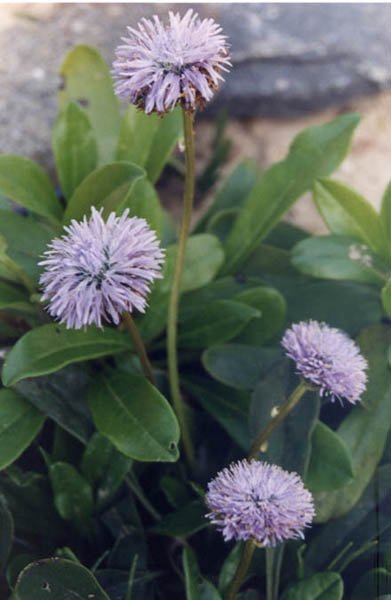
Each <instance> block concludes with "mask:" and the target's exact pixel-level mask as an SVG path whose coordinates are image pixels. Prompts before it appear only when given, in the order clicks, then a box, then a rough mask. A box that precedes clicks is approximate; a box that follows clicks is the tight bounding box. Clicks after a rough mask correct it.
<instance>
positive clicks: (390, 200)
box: [380, 181, 391, 240]
mask: <svg viewBox="0 0 391 600" xmlns="http://www.w3.org/2000/svg"><path fill="white" fill-rule="evenodd" d="M380 218H381V220H382V223H383V227H384V229H385V231H386V235H387V238H388V239H389V240H391V181H390V183H389V184H388V186H387V187H386V189H385V191H384V194H383V198H382V203H381V209H380Z"/></svg>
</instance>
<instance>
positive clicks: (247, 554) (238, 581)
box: [226, 540, 256, 600]
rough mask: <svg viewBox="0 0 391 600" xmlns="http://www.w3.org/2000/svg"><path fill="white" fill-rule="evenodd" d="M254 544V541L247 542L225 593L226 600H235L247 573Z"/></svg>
mask: <svg viewBox="0 0 391 600" xmlns="http://www.w3.org/2000/svg"><path fill="white" fill-rule="evenodd" d="M255 548H256V544H255V542H254V540H248V541H247V542H246V544H245V546H244V549H243V554H242V557H241V559H240V562H239V564H238V568H237V569H236V573H235V575H234V578H233V580H232V583H231V585H230V587H229V589H228V592H227V598H226V600H235V598H236V594H237V593H238V592H239V590H240V587H241V585H242V583H243V580H244V578H245V577H246V575H247V571H248V569H249V567H250V565H251V561H252V558H253V554H254V550H255Z"/></svg>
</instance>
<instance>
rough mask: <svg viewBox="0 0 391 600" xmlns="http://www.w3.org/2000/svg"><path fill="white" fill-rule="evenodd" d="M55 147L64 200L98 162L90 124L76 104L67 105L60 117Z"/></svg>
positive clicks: (57, 122)
mask: <svg viewBox="0 0 391 600" xmlns="http://www.w3.org/2000/svg"><path fill="white" fill-rule="evenodd" d="M52 148H53V154H54V160H55V163H56V169H57V175H58V179H59V181H60V184H61V190H62V193H63V194H64V196H65V198H70V197H71V196H72V194H73V192H74V191H75V189H76V188H77V186H78V185H79V184H80V183H81V182H82V181H83V179H84V178H85V177H86V176H87V175H88V173H90V172H91V171H93V170H94V169H95V167H96V164H97V160H98V149H97V146H96V141H95V137H94V132H93V130H92V127H91V124H90V122H89V120H88V117H87V115H86V114H85V112H84V111H83V110H82V109H81V108H79V106H78V105H77V104H75V103H74V102H71V103H70V104H68V106H67V107H66V108H65V110H64V111H62V112H61V113H60V114H59V116H58V118H57V121H56V123H55V125H54V128H53V132H52Z"/></svg>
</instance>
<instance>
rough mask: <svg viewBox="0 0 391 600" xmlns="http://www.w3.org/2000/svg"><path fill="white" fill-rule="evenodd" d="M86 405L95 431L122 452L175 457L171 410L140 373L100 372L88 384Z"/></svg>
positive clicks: (161, 458)
mask: <svg viewBox="0 0 391 600" xmlns="http://www.w3.org/2000/svg"><path fill="white" fill-rule="evenodd" d="M89 405H90V408H91V412H92V416H93V419H94V421H95V425H96V427H97V429H98V431H99V432H100V433H101V434H102V435H104V436H106V437H107V438H108V439H109V440H110V441H111V442H112V443H113V444H114V446H115V447H116V448H117V449H118V450H119V451H120V452H122V453H123V454H125V456H128V457H129V458H135V459H136V460H140V461H146V462H150V461H151V462H152V461H156V462H158V461H162V462H174V461H176V460H177V459H178V456H179V454H178V448H177V445H178V441H179V427H178V422H177V420H176V417H175V415H174V412H173V410H172V408H171V406H170V405H169V403H168V402H167V400H166V399H165V398H164V396H162V394H161V393H160V392H159V391H158V390H157V389H156V388H155V387H154V386H153V385H151V384H150V383H149V382H148V381H147V380H146V379H144V378H143V377H140V376H138V375H130V374H125V373H120V374H119V373H115V372H112V373H110V374H108V375H106V376H103V375H102V376H101V377H99V378H97V379H96V380H95V381H94V382H93V384H92V385H91V388H90V391H89Z"/></svg>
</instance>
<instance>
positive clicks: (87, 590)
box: [15, 558, 110, 600]
mask: <svg viewBox="0 0 391 600" xmlns="http://www.w3.org/2000/svg"><path fill="white" fill-rule="evenodd" d="M15 593H16V597H17V598H18V600H32V598H34V600H48V599H49V598H50V600H65V598H67V597H69V598H72V600H86V599H87V598H90V599H93V600H110V599H109V597H108V596H107V594H106V593H105V592H104V591H103V590H102V588H101V587H100V585H99V583H98V582H97V581H96V579H95V577H94V576H93V575H92V573H90V571H88V569H86V568H85V567H83V566H82V565H81V564H78V563H75V562H73V561H71V560H64V559H59V558H49V559H47V560H40V561H38V562H34V563H32V564H31V565H28V566H27V567H26V568H25V569H23V571H22V572H21V574H20V575H19V577H18V581H17V583H16V588H15Z"/></svg>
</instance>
